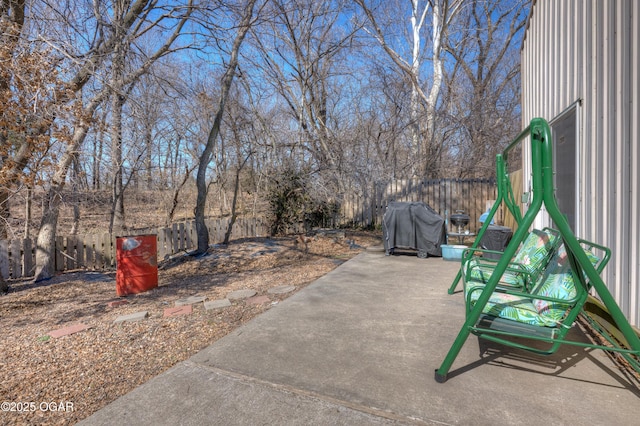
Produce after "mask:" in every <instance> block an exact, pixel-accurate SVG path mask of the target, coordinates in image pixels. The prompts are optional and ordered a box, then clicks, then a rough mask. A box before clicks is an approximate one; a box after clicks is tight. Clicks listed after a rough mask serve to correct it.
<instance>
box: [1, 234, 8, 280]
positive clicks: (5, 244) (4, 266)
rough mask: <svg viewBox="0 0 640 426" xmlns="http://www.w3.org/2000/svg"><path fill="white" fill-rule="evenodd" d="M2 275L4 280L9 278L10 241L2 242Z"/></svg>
mask: <svg viewBox="0 0 640 426" xmlns="http://www.w3.org/2000/svg"><path fill="white" fill-rule="evenodd" d="M0 274H2V278H4V279H8V278H9V241H8V240H2V241H0Z"/></svg>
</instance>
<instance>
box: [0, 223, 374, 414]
mask: <svg viewBox="0 0 640 426" xmlns="http://www.w3.org/2000/svg"><path fill="white" fill-rule="evenodd" d="M379 244H380V238H379V235H377V234H374V233H366V232H350V231H348V232H346V234H327V235H320V236H316V237H315V238H313V239H311V240H310V241H308V242H305V241H301V240H300V239H299V238H295V237H287V238H277V239H266V238H257V239H248V240H242V241H235V242H233V243H232V244H230V245H229V246H228V247H215V248H212V249H211V251H210V253H209V255H207V256H204V257H201V258H192V257H189V256H179V257H174V258H173V259H171V260H168V261H166V262H164V263H162V264H161V265H160V266H159V286H158V288H156V289H154V290H151V291H148V292H145V293H142V294H139V295H135V296H129V297H127V298H125V300H127V302H128V303H127V304H125V305H121V306H117V307H109V302H111V301H114V300H119V299H118V298H117V297H116V294H115V271H111V272H108V273H96V272H86V271H77V272H72V273H66V274H63V275H60V276H58V277H55V278H53V279H51V280H49V281H47V282H45V283H38V284H33V283H31V282H27V281H19V282H12V283H10V285H11V289H10V291H9V293H8V294H6V295H3V296H0V316H1V318H2V337H1V356H0V402H1V403H2V409H3V411H2V412H0V424H3V425H8V424H74V423H76V422H77V421H79V420H81V419H83V418H85V417H88V416H89V415H91V414H92V413H93V412H95V411H97V410H99V409H100V408H102V407H103V406H105V405H106V404H108V403H110V402H111V401H113V400H115V399H116V398H118V397H119V396H121V395H123V394H125V393H127V392H129V391H130V390H132V389H133V388H135V387H136V386H138V385H140V384H142V383H144V382H145V381H147V380H149V379H150V378H152V377H153V376H156V375H158V374H160V373H162V372H163V371H165V370H167V369H168V368H170V367H171V366H173V365H174V364H176V363H178V362H180V361H183V360H185V359H187V358H189V357H190V356H191V355H193V354H195V353H196V352H198V351H199V350H201V349H203V348H205V347H206V346H208V345H210V344H211V343H213V342H215V341H216V340H217V339H219V338H221V337H223V336H224V335H226V334H228V333H229V332H231V331H232V330H234V329H235V328H237V327H238V326H240V325H241V324H243V323H244V322H246V321H248V320H250V319H252V318H253V317H255V316H256V315H259V314H260V313H262V312H264V311H265V310H267V309H269V308H270V307H271V306H273V305H274V304H277V303H278V302H279V301H280V300H282V299H283V298H286V297H289V296H291V295H292V294H294V293H295V291H297V290H299V289H300V288H302V287H304V286H305V285H307V284H308V283H310V282H312V281H314V280H315V279H317V278H319V277H320V276H322V275H324V274H326V273H327V272H329V271H331V270H333V269H334V268H336V267H337V266H338V265H339V264H340V263H342V262H344V261H345V260H347V259H349V258H351V257H353V256H355V255H356V254H358V253H359V252H360V251H362V250H363V249H364V248H365V247H367V246H370V245H379ZM282 285H292V286H295V290H294V291H293V292H290V293H287V294H283V295H274V294H270V293H268V292H267V291H268V290H269V289H270V288H273V287H278V286H282ZM238 289H253V290H255V291H256V292H257V295H267V296H268V297H269V302H266V303H263V304H258V305H256V304H252V303H247V301H245V300H240V301H234V302H232V306H230V307H227V308H224V309H218V310H209V311H207V310H205V309H204V306H203V303H198V304H196V305H194V308H193V313H191V314H190V315H185V316H179V317H174V318H163V312H164V310H165V309H166V308H169V307H173V306H174V304H175V301H176V300H178V299H182V298H185V297H188V296H194V295H197V296H206V297H207V300H217V299H223V298H225V297H226V296H227V294H229V293H230V292H232V291H234V290H238ZM139 311H148V312H149V317H148V318H147V319H145V320H142V321H140V322H132V323H120V324H114V320H115V319H116V318H117V317H119V316H121V315H126V314H129V313H134V312H139ZM75 323H83V324H86V325H88V326H89V327H91V328H90V329H89V330H85V331H82V332H79V333H76V334H72V335H68V336H63V337H59V338H51V337H49V336H48V333H50V332H51V331H52V330H56V329H59V328H62V327H65V326H68V325H71V324H75ZM7 410H8V411H7Z"/></svg>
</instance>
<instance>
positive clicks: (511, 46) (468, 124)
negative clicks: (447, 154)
mask: <svg viewBox="0 0 640 426" xmlns="http://www.w3.org/2000/svg"><path fill="white" fill-rule="evenodd" d="M529 6H530V1H529V0H518V1H511V2H505V1H501V0H483V1H478V0H473V1H469V2H467V4H466V7H465V9H464V12H463V14H462V15H461V18H462V19H461V20H460V21H459V23H458V25H457V26H456V27H455V28H452V31H451V33H450V35H449V37H448V38H447V39H446V41H445V47H446V50H447V52H448V53H449V54H450V55H451V56H452V57H453V58H454V59H455V61H456V70H459V72H458V71H452V72H451V73H450V74H449V77H448V83H447V84H448V92H450V93H449V97H450V99H449V100H448V101H447V103H448V105H447V108H449V109H451V110H455V111H456V114H455V117H454V120H455V121H456V122H457V124H458V126H459V127H460V128H461V130H462V131H463V132H464V134H465V137H463V138H459V141H460V144H459V145H458V147H457V152H458V153H459V154H460V155H459V157H458V165H459V176H460V177H477V176H482V177H484V176H487V175H492V174H493V171H494V159H495V155H496V153H498V152H499V151H500V150H502V149H503V147H504V146H505V144H506V143H508V142H509V139H508V138H510V137H511V136H510V135H514V134H515V133H517V131H518V129H519V127H520V120H519V117H518V111H519V108H518V106H519V103H520V96H519V82H520V80H519V77H520V58H519V50H518V49H519V45H518V44H517V41H518V40H519V39H518V38H517V36H518V34H521V33H522V31H523V28H524V26H525V24H526V19H527V11H528V8H529Z"/></svg>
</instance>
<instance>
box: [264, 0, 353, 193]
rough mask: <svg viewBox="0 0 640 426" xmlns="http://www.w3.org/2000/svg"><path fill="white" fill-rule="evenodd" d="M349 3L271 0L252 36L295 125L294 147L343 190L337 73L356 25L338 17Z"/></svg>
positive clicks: (341, 71) (342, 70)
mask: <svg viewBox="0 0 640 426" xmlns="http://www.w3.org/2000/svg"><path fill="white" fill-rule="evenodd" d="M348 4H349V2H344V1H338V2H317V1H312V0H304V1H290V0H272V1H271V6H272V9H271V11H270V12H271V15H272V16H273V18H272V19H271V20H270V25H269V26H268V27H265V28H266V30H265V32H264V33H258V34H256V35H255V36H254V37H253V40H254V42H255V43H256V49H257V52H258V54H259V55H260V60H261V61H260V62H259V63H257V66H259V67H260V68H261V69H262V70H263V71H264V72H265V73H266V75H267V76H268V81H269V84H271V85H273V87H274V88H275V89H276V90H277V93H278V95H279V96H280V98H281V99H282V100H283V101H284V103H285V106H286V108H287V109H288V112H289V114H290V116H291V118H292V119H293V120H294V121H295V123H296V124H297V126H298V132H297V135H294V137H295V145H296V146H295V148H296V149H295V150H296V151H298V152H300V151H301V152H300V157H305V156H308V155H306V154H305V152H308V153H309V154H310V155H311V158H312V160H313V161H314V162H315V164H314V166H313V168H315V169H316V170H319V171H325V172H326V173H325V177H326V179H327V180H328V181H329V182H330V185H331V192H342V189H341V188H343V187H344V185H343V182H342V178H341V174H342V173H344V169H343V166H342V165H343V154H344V149H343V147H342V145H341V143H342V141H341V138H340V136H339V135H338V128H337V124H338V123H339V122H340V119H339V116H338V114H333V112H332V109H333V108H334V107H335V105H337V104H338V103H339V102H340V97H339V95H338V93H339V86H338V84H337V83H336V81H337V80H338V79H339V76H343V75H347V74H348V73H349V71H350V70H349V69H348V68H347V67H346V66H344V65H343V64H345V62H341V61H340V60H341V59H346V58H347V56H346V54H345V51H346V50H347V48H348V47H349V46H350V45H351V42H352V39H353V35H354V33H355V31H356V29H353V28H349V27H347V26H345V25H343V23H342V21H341V18H342V13H343V12H344V10H345V9H346V7H347V5H348Z"/></svg>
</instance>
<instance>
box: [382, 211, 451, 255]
mask: <svg viewBox="0 0 640 426" xmlns="http://www.w3.org/2000/svg"><path fill="white" fill-rule="evenodd" d="M382 236H383V239H384V250H385V253H386V254H389V253H391V252H392V251H393V250H394V249H396V248H402V249H413V250H418V256H419V257H427V255H429V256H442V249H441V248H440V246H441V245H442V244H444V243H445V241H446V230H445V226H444V219H443V218H442V217H441V216H440V215H439V214H438V213H436V211H435V210H433V209H432V208H431V207H429V206H428V205H426V204H425V203H419V202H415V203H400V202H391V203H389V206H388V207H387V211H386V212H385V214H384V217H383V219H382Z"/></svg>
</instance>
